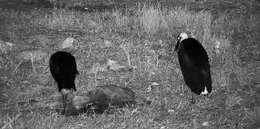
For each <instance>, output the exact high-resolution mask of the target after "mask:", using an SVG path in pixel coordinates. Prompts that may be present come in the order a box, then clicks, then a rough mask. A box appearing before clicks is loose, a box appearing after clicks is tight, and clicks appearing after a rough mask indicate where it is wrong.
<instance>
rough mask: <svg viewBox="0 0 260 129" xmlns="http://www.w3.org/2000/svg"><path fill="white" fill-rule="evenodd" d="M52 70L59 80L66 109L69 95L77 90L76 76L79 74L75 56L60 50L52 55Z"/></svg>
mask: <svg viewBox="0 0 260 129" xmlns="http://www.w3.org/2000/svg"><path fill="white" fill-rule="evenodd" d="M49 65H50V72H51V74H52V77H53V78H54V80H55V81H56V82H57V85H58V91H59V92H61V95H62V101H63V106H64V111H65V107H66V101H67V96H68V94H69V93H71V92H73V90H74V91H76V87H75V82H74V81H75V78H76V75H77V74H79V72H78V70H77V64H76V61H75V57H74V56H73V55H71V54H70V53H68V52H65V51H58V52H55V53H54V54H52V55H51V57H50V60H49Z"/></svg>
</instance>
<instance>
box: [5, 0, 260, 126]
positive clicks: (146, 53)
mask: <svg viewBox="0 0 260 129" xmlns="http://www.w3.org/2000/svg"><path fill="white" fill-rule="evenodd" d="M54 2H55V1H54ZM187 2H190V1H187ZM191 2H194V1H191ZM231 2H232V1H231ZM236 6H238V5H237V4H236ZM130 10H131V11H130ZM220 11H221V10H220ZM230 12H231V13H228V14H225V13H224V14H221V13H220V15H219V16H215V17H213V15H212V13H211V12H209V11H205V10H203V11H193V10H190V9H189V8H187V7H186V6H185V7H175V8H173V9H171V10H161V8H160V6H148V5H145V6H142V7H141V6H140V7H137V9H132V8H129V9H127V10H126V11H125V12H122V11H120V10H115V11H111V12H93V13H84V12H78V11H72V10H66V9H53V10H51V11H47V10H34V11H31V12H16V11H9V10H2V11H1V13H0V16H1V17H2V18H3V19H4V20H2V21H4V22H3V24H4V27H3V28H4V29H3V31H2V32H1V33H0V36H1V37H2V35H4V36H6V37H8V38H6V39H9V40H8V41H10V42H13V43H14V44H15V45H16V46H18V48H19V49H14V50H13V51H14V52H20V50H21V49H28V48H27V47H28V46H29V47H30V45H31V46H34V45H35V44H33V43H34V42H33V43H32V44H29V45H28V43H26V41H28V39H27V38H29V37H30V36H34V35H38V34H41V35H46V37H45V38H46V41H50V42H53V44H46V46H45V47H44V48H43V47H41V45H40V47H39V48H38V49H44V50H46V49H49V50H47V52H48V53H52V52H53V46H55V47H56V46H57V45H58V43H59V42H62V40H64V39H65V38H66V37H67V36H73V37H75V38H77V40H79V49H78V50H77V51H76V52H75V53H74V55H75V56H76V59H77V64H78V69H79V71H80V75H79V76H78V77H77V80H76V85H77V88H78V92H77V94H84V93H86V92H87V91H88V90H89V89H93V88H94V87H95V86H97V85H102V84H117V85H121V86H127V87H129V88H131V89H133V90H134V91H135V92H136V94H137V95H138V96H142V97H145V98H149V99H150V100H152V104H151V105H150V106H145V107H141V106H140V107H136V108H134V109H132V108H123V109H121V110H119V111H117V112H116V113H114V114H102V115H94V116H87V115H86V114H81V115H79V116H71V117H65V116H62V115H59V114H57V113H56V112H55V111H53V110H51V109H50V108H49V106H50V105H48V104H50V101H53V100H55V97H57V95H56V87H55V86H54V85H55V83H53V80H52V79H51V76H50V73H49V70H48V62H46V61H36V62H35V69H36V73H35V72H33V70H32V67H28V66H31V64H30V62H29V63H26V62H25V63H24V64H23V65H21V67H19V68H18V69H17V74H15V75H10V74H8V71H12V69H14V68H15V66H16V65H17V62H18V61H17V58H15V57H14V56H15V54H10V53H5V54H3V55H2V56H1V58H0V60H1V70H3V71H6V73H7V74H0V75H1V78H0V80H1V82H3V84H4V85H6V86H5V87H4V88H3V89H1V90H3V93H4V94H2V91H0V93H1V94H0V104H1V105H0V108H1V109H2V110H0V113H1V114H2V116H3V117H1V119H0V120H1V121H0V127H1V128H5V129H9V128H10V129H12V128H13V129H14V128H29V129H36V128H37V129H40V128H43V129H45V128H49V129H57V128H62V129H68V128H77V129H80V128H90V129H99V128H106V129H111V128H128V129H133V128H138V129H139V128H149V129H158V128H160V129H168V128H169V129H170V128H178V129H182V128H212V129H215V128H227V129H228V128H230V129H240V128H241V129H242V128H257V127H258V128H259V124H257V123H259V120H258V118H259V107H260V105H259V103H257V102H260V100H259V99H260V98H259V97H260V96H259V95H258V94H259V86H258V85H259V84H258V85H257V82H256V81H257V79H256V78H257V71H256V70H255V69H254V68H251V67H252V66H251V65H253V66H256V67H257V66H258V64H257V62H254V61H252V60H246V61H247V63H246V65H245V64H244V63H243V62H242V61H243V60H244V57H246V55H247V54H248V53H253V54H255V53H257V52H258V50H257V49H256V48H251V47H250V46H257V44H256V42H257V41H258V40H257V39H258V38H257V36H258V34H259V32H258V30H256V29H255V28H257V26H258V25H259V22H256V21H257V20H256V19H257V18H259V16H257V15H253V14H252V15H250V16H247V15H245V13H241V10H239V9H235V10H231V11H230ZM0 26H1V25H0ZM181 31H186V32H189V33H190V35H192V36H194V37H196V38H197V39H199V40H200V41H201V42H202V43H203V46H204V47H205V48H206V50H207V51H208V53H209V56H210V62H211V66H212V69H211V70H212V78H213V92H212V94H211V96H209V97H208V98H205V97H197V103H196V104H195V105H191V104H190V102H189V93H188V92H189V90H188V88H186V86H185V83H184V82H183V79H182V75H181V72H180V69H179V64H178V62H177V60H176V55H175V54H172V48H169V47H170V46H174V45H175V40H176V39H175V35H177V34H178V33H179V32H181ZM7 32H8V33H7ZM79 32H80V33H79ZM249 32H250V33H249ZM165 35H166V36H165ZM239 35H242V36H243V38H239ZM240 40H241V41H243V42H239V41H240ZM108 42H109V43H110V45H109V46H106V43H108ZM36 43H38V42H36ZM23 45H24V46H23ZM244 46H248V47H244ZM244 48H246V50H247V51H243V49H244ZM169 50H170V52H169ZM248 50H250V51H251V52H250V51H248ZM255 55H256V56H257V54H255ZM160 56H165V57H169V58H159V57H160ZM241 57H243V58H241ZM254 58H257V57H254ZM47 59H48V56H46V60H47ZM108 59H111V60H116V61H118V62H120V63H121V64H127V65H131V66H133V67H134V68H135V69H134V71H132V72H126V73H125V72H112V71H109V70H105V69H102V68H103V66H104V64H106V60H108ZM2 60H3V61H5V63H3V61H2ZM2 66H3V67H2ZM258 83H259V82H258ZM183 93H184V94H183ZM2 98H5V99H3V100H4V103H2V102H1V100H2Z"/></svg>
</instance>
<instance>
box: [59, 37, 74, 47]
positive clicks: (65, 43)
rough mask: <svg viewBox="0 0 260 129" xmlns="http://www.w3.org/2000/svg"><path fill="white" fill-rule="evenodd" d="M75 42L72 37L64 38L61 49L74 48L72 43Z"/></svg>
mask: <svg viewBox="0 0 260 129" xmlns="http://www.w3.org/2000/svg"><path fill="white" fill-rule="evenodd" d="M76 42H77V40H76V39H74V38H73V37H68V38H66V39H65V40H64V41H63V42H62V45H61V48H62V49H65V48H73V47H74V43H76Z"/></svg>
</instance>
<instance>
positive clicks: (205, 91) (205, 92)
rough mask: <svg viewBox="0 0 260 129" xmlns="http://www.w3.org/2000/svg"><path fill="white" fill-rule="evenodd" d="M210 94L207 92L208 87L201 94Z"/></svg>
mask: <svg viewBox="0 0 260 129" xmlns="http://www.w3.org/2000/svg"><path fill="white" fill-rule="evenodd" d="M208 93H209V92H208V90H207V87H206V86H205V88H204V91H202V92H201V93H200V94H202V95H207V94H208Z"/></svg>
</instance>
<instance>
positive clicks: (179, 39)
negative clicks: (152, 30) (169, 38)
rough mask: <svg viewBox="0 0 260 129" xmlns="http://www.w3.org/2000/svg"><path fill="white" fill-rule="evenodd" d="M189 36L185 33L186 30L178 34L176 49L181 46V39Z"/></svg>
mask: <svg viewBox="0 0 260 129" xmlns="http://www.w3.org/2000/svg"><path fill="white" fill-rule="evenodd" d="M187 38H189V37H188V34H187V33H185V32H181V33H180V34H179V35H178V36H177V44H176V46H175V49H174V51H177V50H178V48H179V46H180V43H181V41H183V40H184V39H187Z"/></svg>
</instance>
